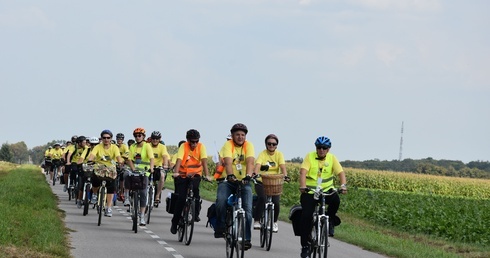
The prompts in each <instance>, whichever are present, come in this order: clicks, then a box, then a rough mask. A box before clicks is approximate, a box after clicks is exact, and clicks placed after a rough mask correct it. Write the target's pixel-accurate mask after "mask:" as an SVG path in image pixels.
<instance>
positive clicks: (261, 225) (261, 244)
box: [260, 209, 267, 247]
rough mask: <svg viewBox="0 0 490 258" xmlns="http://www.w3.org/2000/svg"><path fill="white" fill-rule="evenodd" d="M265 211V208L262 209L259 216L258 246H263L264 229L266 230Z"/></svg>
mask: <svg viewBox="0 0 490 258" xmlns="http://www.w3.org/2000/svg"><path fill="white" fill-rule="evenodd" d="M266 212H267V210H266V209H264V211H263V212H262V216H261V217H260V247H264V246H265V234H266V233H265V231H266V224H265V219H266V216H267V215H266Z"/></svg>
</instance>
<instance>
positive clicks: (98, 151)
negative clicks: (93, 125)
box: [90, 143, 121, 166]
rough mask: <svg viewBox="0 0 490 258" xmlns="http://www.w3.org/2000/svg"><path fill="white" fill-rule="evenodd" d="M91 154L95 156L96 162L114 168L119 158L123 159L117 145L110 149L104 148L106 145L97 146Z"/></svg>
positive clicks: (112, 145)
mask: <svg viewBox="0 0 490 258" xmlns="http://www.w3.org/2000/svg"><path fill="white" fill-rule="evenodd" d="M90 154H93V155H94V156H95V160H94V161H95V162H96V163H100V164H103V165H106V166H113V165H114V164H113V162H117V157H121V153H120V152H119V148H118V147H117V145H115V144H111V145H110V146H109V148H108V149H106V148H104V144H102V143H99V144H98V145H96V146H95V147H94V148H93V149H92V152H90Z"/></svg>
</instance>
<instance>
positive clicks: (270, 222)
mask: <svg viewBox="0 0 490 258" xmlns="http://www.w3.org/2000/svg"><path fill="white" fill-rule="evenodd" d="M273 227H274V208H272V205H268V206H267V220H266V221H265V250H267V251H269V250H271V245H272V229H273Z"/></svg>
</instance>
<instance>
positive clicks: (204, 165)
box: [201, 158, 209, 177]
mask: <svg viewBox="0 0 490 258" xmlns="http://www.w3.org/2000/svg"><path fill="white" fill-rule="evenodd" d="M201 164H202V172H203V174H204V176H205V177H208V176H209V170H208V159H207V158H206V159H201Z"/></svg>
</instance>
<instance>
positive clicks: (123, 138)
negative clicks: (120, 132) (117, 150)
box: [116, 138, 124, 141]
mask: <svg viewBox="0 0 490 258" xmlns="http://www.w3.org/2000/svg"><path fill="white" fill-rule="evenodd" d="M116 140H121V141H123V140H124V138H116Z"/></svg>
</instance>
